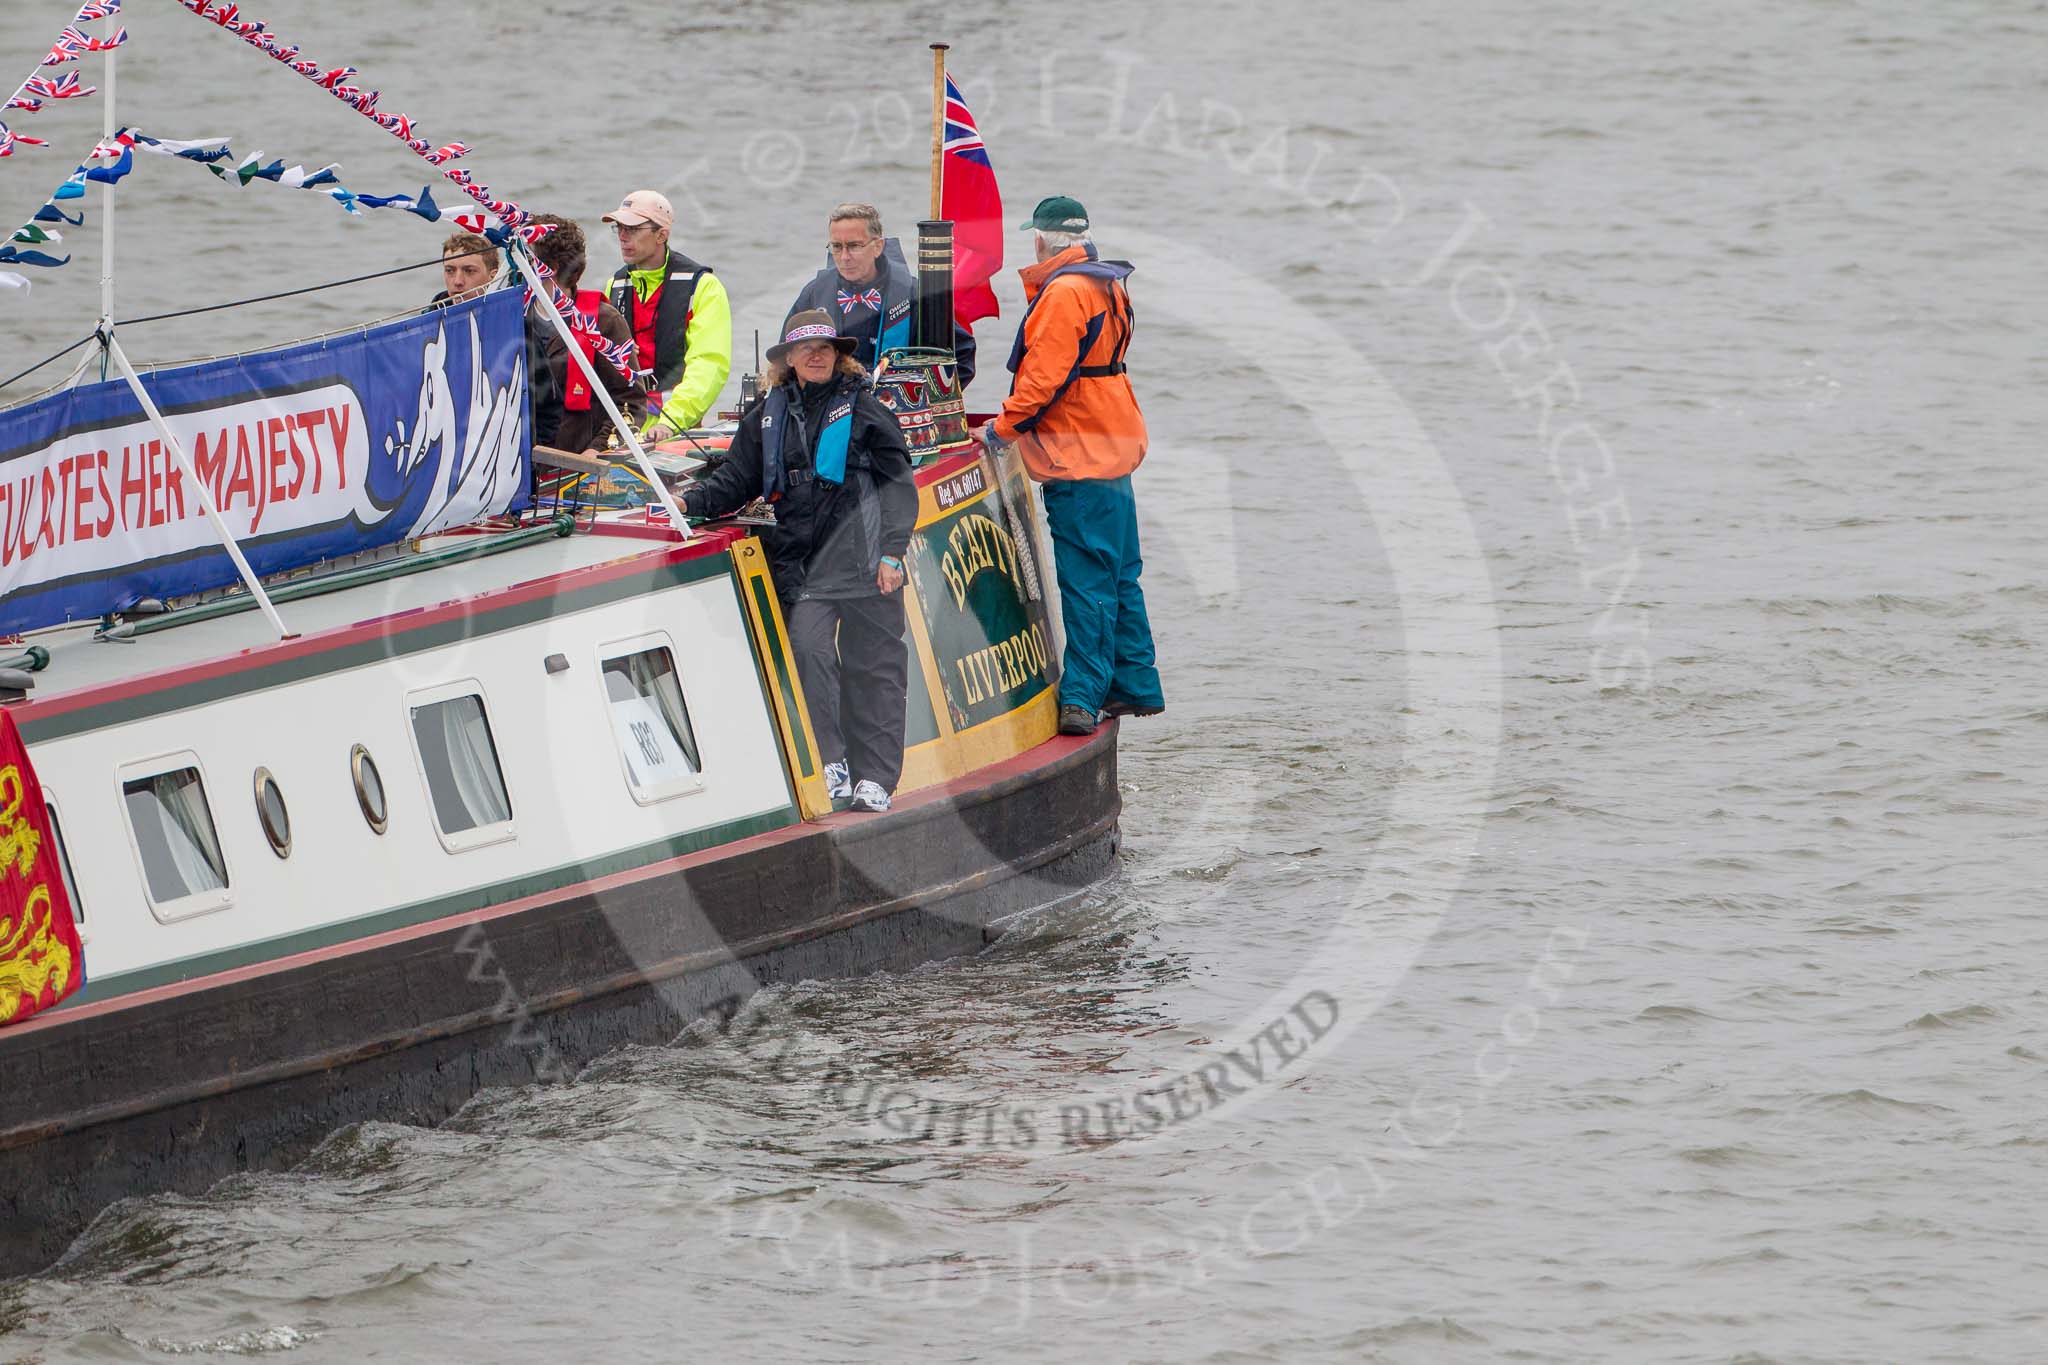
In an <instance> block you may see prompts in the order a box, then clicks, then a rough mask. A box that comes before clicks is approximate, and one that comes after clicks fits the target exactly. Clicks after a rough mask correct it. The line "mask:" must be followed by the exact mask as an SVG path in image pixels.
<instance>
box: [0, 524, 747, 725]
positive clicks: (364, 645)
mask: <svg viewBox="0 0 2048 1365" xmlns="http://www.w3.org/2000/svg"><path fill="white" fill-rule="evenodd" d="M727 563H728V559H727V557H726V556H723V555H705V556H702V557H700V558H697V559H686V560H682V561H680V562H678V563H669V564H662V565H659V566H657V567H655V568H653V569H650V570H648V571H647V572H645V573H635V574H624V575H621V576H620V577H617V578H613V579H609V580H607V581H606V582H603V583H597V584H593V585H591V586H590V587H587V588H578V589H572V590H570V591H567V592H561V593H544V594H541V595H539V596H536V597H533V598H530V599H528V600H526V601H523V602H513V603H510V604H508V605H506V606H502V607H493V608H487V609H484V610H481V611H478V612H475V613H473V614H471V613H463V614H459V615H456V616H452V617H450V618H448V619H447V620H443V621H436V622H434V623H432V624H430V625H424V626H418V627H415V628H413V629H410V630H403V629H401V630H397V631H394V632H393V633H391V634H389V635H373V636H371V637H369V638H367V639H363V640H358V641H355V642H353V643H350V644H346V645H341V646H338V647H337V648H334V649H325V650H316V651H314V652H312V653H309V654H302V655H299V656H298V657H296V658H288V659H280V660H278V661H277V662H276V663H271V664H258V665H257V666H255V667H253V668H245V669H238V670H235V671H233V672H228V673H217V674H214V675H212V676H210V677H205V678H200V679H197V680H195V681H193V682H190V683H187V684H185V685H184V686H182V687H166V688H160V689H156V690H154V691H149V692H143V693H140V694H138V695H134V696H127V697H122V698H120V699H118V700H116V701H110V702H104V703H102V704H101V705H98V706H87V707H82V708H80V709H79V710H76V711H67V712H64V713H63V714H61V715H54V716H50V717H48V718H47V719H40V718H37V717H34V716H30V717H28V718H26V719H24V720H23V722H22V724H21V736H22V739H23V740H25V741H26V742H28V743H30V744H36V743H46V742H48V741H50V740H53V739H62V738H64V737H65V736H67V735H76V734H82V733H84V732H86V731H88V730H99V729H104V728H106V727H107V726H111V725H126V724H129V723H130V722H133V721H138V720H146V719H148V718H149V717H151V716H160V715H166V714H169V713H170V712H173V711H185V710H189V709H191V708H193V707H196V706H205V705H208V704H210V703H212V702H217V701H225V700H227V699H228V698H230V697H239V696H246V695H247V694H249V693H252V692H261V691H265V690H267V689H269V688H272V687H280V686H282V685H284V684H286V683H294V682H303V681H305V680H306V679H308V678H317V677H323V676H325V675H327V674H329V673H340V672H343V671H345V670H347V669H351V668H361V667H363V666H365V665H367V664H374V663H377V662H378V661H380V660H383V659H393V658H402V657H404V656H405V655H408V654H419V653H424V652H425V651H427V650H430V649H439V648H441V647H442V646H444V645H451V644H456V643H458V642H460V641H462V640H465V639H470V638H473V637H475V636H479V635H495V634H498V633H499V632H501V631H507V630H516V629H517V628H519V627H520V626H525V625H531V624H532V623H533V622H535V621H540V620H544V619H546V618H548V617H550V616H567V615H570V614H571V613H573V612H579V611H587V610H589V609H590V608H592V607H601V606H604V605H606V604H607V603H610V602H616V601H619V600H620V599H622V598H626V597H635V596H638V595H640V594H642V593H648V592H660V591H662V590H664V589H667V588H673V587H680V586H684V585H686V584H691V583H701V582H703V581H705V580H706V579H710V578H716V577H718V576H719V575H721V574H724V573H726V572H727V567H726V566H727ZM118 647H119V646H111V645H110V646H108V648H118Z"/></svg>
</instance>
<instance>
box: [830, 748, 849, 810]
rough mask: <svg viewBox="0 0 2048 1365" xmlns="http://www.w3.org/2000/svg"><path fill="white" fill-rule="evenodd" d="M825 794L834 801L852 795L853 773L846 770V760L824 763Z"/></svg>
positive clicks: (842, 799)
mask: <svg viewBox="0 0 2048 1365" xmlns="http://www.w3.org/2000/svg"><path fill="white" fill-rule="evenodd" d="M825 795H827V796H829V797H831V798H832V799H833V800H834V801H844V800H845V799H846V798H847V797H849V796H852V795H853V775H852V774H851V773H849V772H847V771H846V760H845V759H843V758H842V759H840V760H839V761H838V762H837V763H827V764H826V765H825Z"/></svg>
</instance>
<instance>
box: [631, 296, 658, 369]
mask: <svg viewBox="0 0 2048 1365" xmlns="http://www.w3.org/2000/svg"><path fill="white" fill-rule="evenodd" d="M667 288H668V281H667V280H666V279H664V280H663V281H662V282H661V285H660V287H659V288H657V289H656V290H655V291H654V292H653V293H652V294H650V295H648V296H647V297H646V298H644V299H643V298H641V297H640V293H639V291H638V290H636V289H632V288H631V287H630V286H628V289H627V292H628V293H630V294H632V296H633V341H634V343H635V344H636V345H638V346H639V347H640V368H641V369H643V370H650V371H651V370H652V369H653V368H654V323H655V319H657V318H659V317H660V316H661V296H662V292H663V291H664V290H666V289H667Z"/></svg>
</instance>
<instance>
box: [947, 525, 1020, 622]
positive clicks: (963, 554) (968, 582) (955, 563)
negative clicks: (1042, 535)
mask: <svg viewBox="0 0 2048 1365" xmlns="http://www.w3.org/2000/svg"><path fill="white" fill-rule="evenodd" d="M991 570H997V571H1000V572H1001V573H1002V574H1003V575H1004V576H1005V577H1007V578H1008V579H1009V580H1010V582H1011V583H1012V584H1018V583H1019V582H1020V580H1019V577H1018V573H1017V547H1016V546H1015V545H1014V544H1012V543H1011V541H1010V533H1009V532H1008V531H1006V530H1004V529H1003V527H1002V526H1001V525H1000V524H998V523H997V522H995V521H992V520H990V519H989V518H988V517H985V516H983V515H982V514H981V513H979V512H969V513H968V514H967V515H966V516H964V517H961V518H960V519H959V520H958V521H956V522H954V524H953V529H952V530H951V531H950V532H948V533H947V535H946V553H945V554H944V556H942V557H941V558H940V560H939V571H940V572H941V573H942V574H944V575H945V577H946V586H947V587H949V588H951V589H952V590H953V605H954V606H955V607H956V608H958V609H959V610H961V611H965V610H967V590H968V588H970V587H972V586H973V584H974V580H975V579H977V578H979V577H981V575H983V574H984V573H988V572H990V571H991ZM1020 595H1021V588H1020Z"/></svg>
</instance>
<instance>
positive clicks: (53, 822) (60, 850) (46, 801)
mask: <svg viewBox="0 0 2048 1365" xmlns="http://www.w3.org/2000/svg"><path fill="white" fill-rule="evenodd" d="M43 807H44V809H46V810H48V811H49V812H50V837H51V842H53V843H55V844H56V845H57V872H58V875H60V876H62V877H63V878H64V895H65V897H66V899H68V900H69V901H70V902H71V922H72V923H73V924H75V925H77V926H78V927H79V928H80V929H81V930H82V929H84V928H85V902H84V901H82V900H80V899H79V898H78V878H76V877H74V876H72V875H71V850H70V849H69V848H66V847H65V845H64V826H63V825H62V824H60V823H59V822H58V820H57V807H56V804H55V803H54V802H52V801H51V800H50V798H49V796H48V794H45V795H44V797H43Z"/></svg>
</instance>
